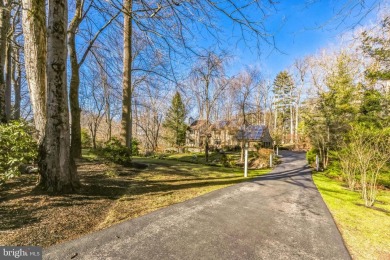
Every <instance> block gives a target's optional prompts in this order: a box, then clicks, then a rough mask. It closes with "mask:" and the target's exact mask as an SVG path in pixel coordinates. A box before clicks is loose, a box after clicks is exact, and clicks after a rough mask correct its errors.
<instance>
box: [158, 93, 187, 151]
mask: <svg viewBox="0 0 390 260" xmlns="http://www.w3.org/2000/svg"><path fill="white" fill-rule="evenodd" d="M186 115H187V112H186V109H185V106H184V103H183V101H182V99H181V95H180V93H179V92H176V93H175V95H174V96H173V98H172V104H171V106H170V108H169V109H168V112H167V115H166V117H165V122H164V124H163V126H164V127H165V128H167V129H168V130H169V131H170V133H171V134H172V135H171V138H168V139H169V142H171V143H172V144H173V145H175V146H181V145H184V144H185V138H186V130H187V125H186V124H185V118H186Z"/></svg>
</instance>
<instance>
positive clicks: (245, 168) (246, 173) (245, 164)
mask: <svg viewBox="0 0 390 260" xmlns="http://www.w3.org/2000/svg"><path fill="white" fill-rule="evenodd" d="M244 156H245V162H244V177H245V178H247V177H248V142H245V145H244Z"/></svg>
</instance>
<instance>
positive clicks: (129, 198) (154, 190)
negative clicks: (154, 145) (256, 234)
mask: <svg viewBox="0 0 390 260" xmlns="http://www.w3.org/2000/svg"><path fill="white" fill-rule="evenodd" d="M133 161H134V162H136V163H143V164H147V165H148V168H147V169H145V170H142V171H139V172H138V173H137V174H136V175H133V176H132V178H131V179H132V181H131V186H130V187H129V188H128V189H127V190H126V192H125V193H124V194H123V195H122V196H121V198H120V199H119V200H117V201H116V203H115V205H114V206H112V207H111V209H110V212H109V213H108V214H107V217H106V219H105V221H104V222H103V223H102V224H101V227H106V226H110V225H112V224H113V223H116V222H119V221H122V220H125V219H130V218H134V217H138V216H141V215H144V214H147V213H149V212H152V211H154V210H156V209H159V208H162V207H166V206H169V205H172V204H175V203H179V202H182V201H185V200H188V199H191V198H194V197H197V196H200V195H203V194H205V193H208V192H211V191H213V190H217V189H220V188H223V187H227V186H230V185H233V184H236V183H239V182H242V181H244V180H248V179H250V178H253V177H256V176H260V175H263V174H266V173H268V172H269V171H270V170H269V169H265V170H249V171H248V178H244V177H243V175H244V174H243V170H242V169H239V168H225V167H217V166H209V165H203V164H194V163H188V162H183V161H177V160H172V159H171V160H167V159H152V158H142V157H138V158H137V157H135V158H133ZM124 175H125V173H122V176H124Z"/></svg>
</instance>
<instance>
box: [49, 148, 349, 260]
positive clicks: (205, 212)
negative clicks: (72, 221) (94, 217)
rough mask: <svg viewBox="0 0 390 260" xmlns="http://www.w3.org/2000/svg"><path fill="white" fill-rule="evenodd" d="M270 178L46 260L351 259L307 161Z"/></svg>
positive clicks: (64, 247)
mask: <svg viewBox="0 0 390 260" xmlns="http://www.w3.org/2000/svg"><path fill="white" fill-rule="evenodd" d="M282 155H283V158H282V161H283V163H282V164H281V165H279V166H277V167H276V168H275V169H274V170H273V171H272V172H271V173H270V174H268V175H264V176H262V177H259V178H256V179H254V180H252V181H248V182H244V183H241V184H237V185H233V186H230V187H227V188H224V189H221V190H218V191H214V192H211V193H209V194H206V195H203V196H200V197H198V198H195V199H192V200H189V201H186V202H183V203H180V204H176V205H173V206H170V207H167V208H164V209H161V210H158V211H155V212H153V213H151V214H148V215H145V216H143V217H139V218H136V219H133V220H130V221H126V222H123V223H121V224H118V225H115V226H112V227H110V228H108V229H105V230H102V231H99V232H96V233H92V234H89V235H87V236H85V237H82V238H80V239H77V240H73V241H70V242H67V243H63V244H59V245H56V246H54V247H51V248H49V249H47V250H44V253H45V254H44V259H61V260H63V259H71V257H73V258H72V259H88V260H92V259H350V255H349V253H348V251H347V249H346V248H345V246H344V243H343V240H342V238H341V236H340V233H339V231H338V229H337V227H336V225H335V224H334V221H333V219H332V216H331V215H330V213H329V211H328V209H327V208H326V206H325V204H324V202H323V200H322V198H321V196H320V194H319V192H318V191H317V188H316V187H315V185H314V184H313V181H312V178H311V173H310V169H309V168H308V167H307V166H306V161H305V154H304V153H293V152H284V153H282Z"/></svg>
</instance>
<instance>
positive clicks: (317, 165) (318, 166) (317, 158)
mask: <svg viewBox="0 0 390 260" xmlns="http://www.w3.org/2000/svg"><path fill="white" fill-rule="evenodd" d="M319 168H320V158H319V157H318V154H316V170H317V172H318V170H319Z"/></svg>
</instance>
